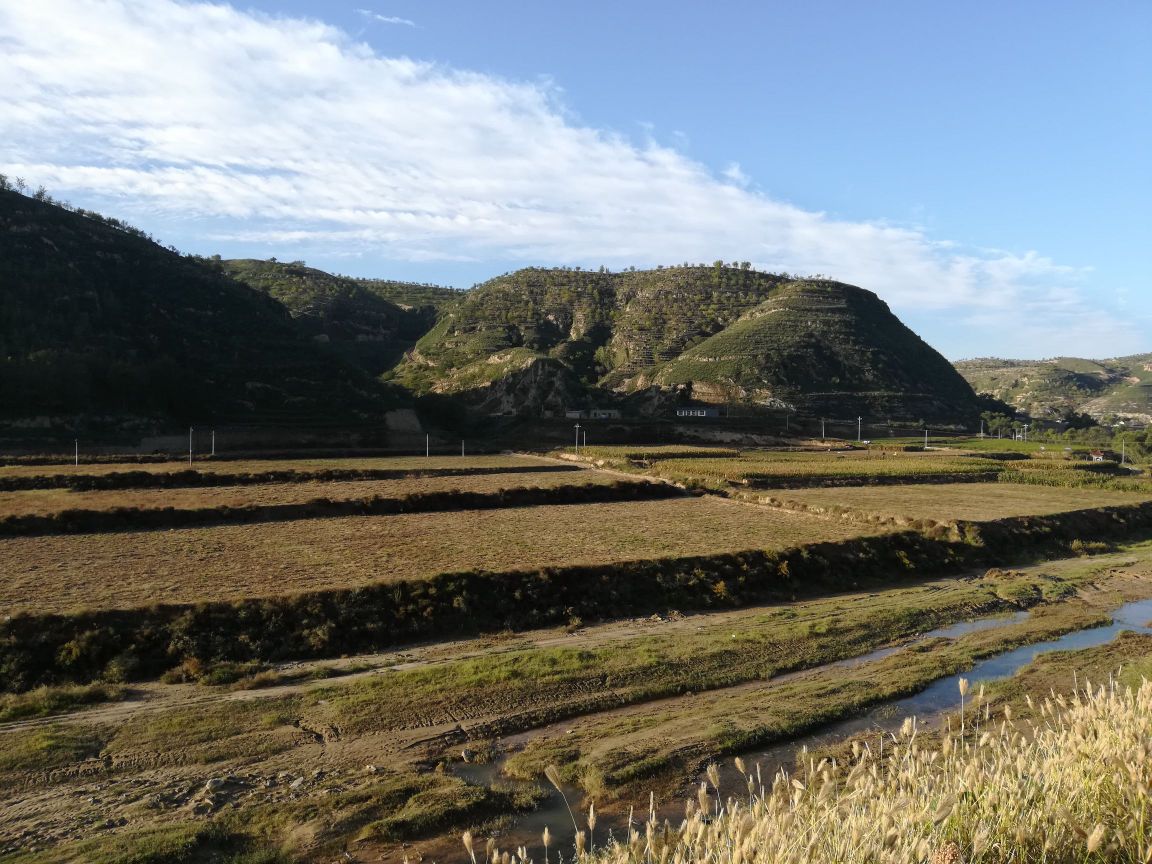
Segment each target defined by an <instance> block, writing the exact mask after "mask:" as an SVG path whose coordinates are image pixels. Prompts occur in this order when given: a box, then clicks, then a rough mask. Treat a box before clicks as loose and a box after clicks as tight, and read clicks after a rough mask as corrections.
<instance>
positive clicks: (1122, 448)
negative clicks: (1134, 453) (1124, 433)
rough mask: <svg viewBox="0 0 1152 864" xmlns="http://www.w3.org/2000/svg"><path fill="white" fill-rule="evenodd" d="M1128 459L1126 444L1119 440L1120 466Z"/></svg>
mask: <svg viewBox="0 0 1152 864" xmlns="http://www.w3.org/2000/svg"><path fill="white" fill-rule="evenodd" d="M1127 458H1128V442H1127V441H1125V440H1124V439H1123V438H1121V439H1120V464H1121V465H1123V464H1124V462H1125V461H1126V460H1127Z"/></svg>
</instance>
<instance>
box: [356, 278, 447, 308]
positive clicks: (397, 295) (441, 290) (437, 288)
mask: <svg viewBox="0 0 1152 864" xmlns="http://www.w3.org/2000/svg"><path fill="white" fill-rule="evenodd" d="M348 278H350V279H351V281H353V282H355V283H356V284H357V285H361V286H363V287H364V288H367V289H368V290H369V291H371V292H372V293H373V294H375V295H376V296H377V297H383V298H384V299H385V300H389V301H391V302H392V303H395V304H396V305H397V306H400V307H401V308H404V309H411V310H413V311H419V310H421V309H432V310H434V311H440V310H443V309H447V308H449V307H451V306H454V305H455V304H456V303H459V302H460V300H461V299H463V297H464V296H465V294H466V293H467V292H465V291H459V290H457V289H456V288H447V287H445V286H443V285H430V284H426V283H422V282H395V281H393V280H391V279H358V278H355V277H348Z"/></svg>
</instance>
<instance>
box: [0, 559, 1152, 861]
mask: <svg viewBox="0 0 1152 864" xmlns="http://www.w3.org/2000/svg"><path fill="white" fill-rule="evenodd" d="M1150 568H1152V547H1148V546H1147V545H1146V546H1145V547H1143V548H1142V549H1131V550H1125V551H1123V552H1122V553H1120V554H1117V555H1112V556H1107V557H1105V558H1103V559H1100V560H1097V561H1090V562H1083V561H1075V562H1060V563H1058V564H1055V565H1051V564H1044V565H1040V566H1037V567H1032V568H1026V569H1025V570H1023V571H1019V572H1005V573H994V574H993V573H990V574H986V575H984V576H983V577H978V576H974V577H973V578H970V579H942V580H927V581H925V582H924V583H923V584H920V585H914V586H908V587H900V588H891V589H887V590H879V591H870V592H862V593H855V594H849V595H843V596H840V597H830V598H823V599H816V600H811V601H804V602H800V603H783V604H775V605H771V606H764V607H759V608H753V609H742V610H731V611H722V612H715V613H709V614H704V615H689V616H677V615H669V616H660V617H658V618H653V619H642V620H630V621H620V622H608V623H604V624H598V625H595V626H591V627H588V628H586V629H580V630H577V631H575V632H564V631H563V630H559V629H556V630H541V631H529V632H526V633H523V634H519V635H515V636H512V635H508V636H500V637H489V638H481V639H469V640H462V641H458V642H447V643H440V644H430V645H423V646H415V647H413V648H411V649H408V650H404V651H397V652H391V653H388V654H383V655H373V656H367V657H361V658H350V659H348V660H334V661H319V662H315V663H305V664H293V665H291V666H288V667H284V668H283V669H280V670H272V672H271V673H269V674H271V676H272V677H270V678H268V679H267V680H266V683H264V686H263V687H261V689H247V688H255V687H258V686H260V684H259V683H258V682H257V680H255V679H254V680H253V681H252V682H249V683H246V682H245V681H243V680H241V681H240V682H238V685H237V686H233V687H220V686H207V685H204V684H163V683H159V682H157V683H149V684H144V685H141V686H140V688H139V691H138V693H137V694H136V695H135V697H134V698H132V699H130V700H129V701H122V702H110V703H108V704H106V705H96V706H90V707H87V708H85V709H84V710H81V711H78V712H76V713H73V714H70V715H67V716H64V717H59V718H56V719H55V720H51V719H49V720H43V721H42V720H32V721H25V722H14V723H8V724H0V753H2V754H3V755H0V849H2V848H4V847H6V846H10V844H13V843H20V844H22V845H23V847H25V848H26V847H27V846H28V845H32V843H35V845H37V846H38V847H39V848H40V849H41V850H44V851H40V852H26V851H23V850H21V851H20V852H18V853H17V854H16V855H14V856H12V858H11V860H12V861H14V862H17V864H47V862H49V861H57V860H77V861H80V860H84V861H112V860H118V859H117V858H116V856H117V855H121V856H126V855H127V854H128V853H129V852H136V851H137V850H140V849H144V848H147V849H150V850H153V851H154V850H156V849H160V850H168V849H171V850H173V851H172V852H171V853H170V854H171V855H172V860H183V859H180V858H178V857H177V856H176V851H177V850H182V849H186V848H188V847H189V846H191V847H193V848H200V846H199V844H203V846H204V850H202V851H205V850H207V849H212V848H213V847H212V846H211V843H212V842H218V841H219V840H220V838H221V837H223V838H233V840H234V842H239V840H240V839H243V838H245V837H253V836H255V837H256V838H258V839H259V842H260V843H261V844H270V845H271V846H272V847H273V848H276V849H279V850H281V852H282V853H283V854H284V855H285V856H286V860H289V861H294V860H301V861H303V860H308V861H327V860H339V856H340V855H341V854H342V850H350V851H349V857H348V858H345V859H344V860H353V861H360V862H367V861H380V860H384V861H389V862H399V861H400V860H401V859H402V857H403V856H405V855H407V856H409V858H410V859H411V858H413V857H417V856H421V855H422V856H423V857H424V860H429V859H432V860H442V861H448V860H459V849H460V833H461V832H462V831H463V830H465V829H471V830H473V832H474V833H475V834H476V837H477V845H478V846H480V847H481V848H482V847H483V844H484V842H485V839H486V838H487V837H489V836H492V837H494V838H495V839H496V842H497V843H498V844H499V845H500V846H501V848H504V847H505V846H508V845H514V844H518V843H525V844H526V845H529V844H530V851H532V852H533V854H534V855H536V857H538V858H540V860H542V856H539V855H537V853H539V852H540V851H541V850H540V846H539V844H540V841H539V836H540V832H541V831H542V828H543V825H544V824H548V825H550V826H551V827H552V832H553V836H554V837H555V838H557V839H556V840H555V841H554V842H556V843H557V846H558V847H559V848H561V849H570V848H571V830H570V823H569V824H568V826H567V827H566V826H565V821H566V820H567V813H566V811H564V809H563V808H564V804H563V802H562V801H560V800H559V796H558V795H556V793H555V792H549V791H548V789H547V787H546V786H545V785H543V784H542V781H541V780H539V777H540V772H542V771H543V770H544V767H545V766H547V765H549V764H555V765H556V766H558V769H559V771H560V772H561V775H562V780H563V783H564V786H565V789H566V792H567V794H568V796H569V799H570V800H571V802H572V805H573V807H574V808H576V807H579V808H580V809H581V810H586V809H587V805H588V803H589V802H590V801H592V800H595V802H596V810H597V812H598V813H599V814H600V827H599V828H598V830H597V833H596V836H595V837H594V838H593V842H594V843H595V845H596V846H598V847H600V848H602V847H603V845H604V839H605V837H606V833H605V831H606V827H607V826H619V825H620V824H622V822H623V820H624V819H625V816H626V815H627V811H628V808H629V807H630V806H631V805H633V804H635V805H636V806H637V807H638V811H637V812H640V813H643V812H646V808H647V806H648V792H649V790H652V791H654V792H656V794H657V796H658V797H657V806H658V807H659V808H661V810H660V812H661V818H663V814H665V813H668V814H670V815H675V814H677V813H678V814H680V815H682V814H683V806H682V804H681V803H680V802H681V800H682V797H685V796H690V795H691V794H692V793H693V791H694V788H693V784H692V782H691V779H690V778H691V777H692V776H693V774H694V772H695V770H696V769H697V768H698V767H699V766H701V765H702V763H703V762H705V761H707V759H708V758H709V756H710V755H718V754H721V753H729V754H731V753H734V752H741V751H740V749H739V748H741V747H747V746H750V745H752V744H754V743H756V742H758V741H771V740H773V737H774V736H780V735H784V736H787V735H789V734H792V733H793V732H794V730H797V729H802V728H804V727H805V726H806V725H810V724H812V723H813V722H817V721H819V720H827V719H833V718H836V717H842V716H851V715H852V714H854V713H855V712H856V711H858V710H859V709H860V706H861V705H866V704H869V702H873V701H880V702H882V701H883V700H885V699H887V698H890V697H891V696H893V695H895V694H900V693H902V692H907V691H908V690H909V689H915V688H917V687H919V686H922V682H925V681H929V680H932V679H933V678H934V677H936V676H939V675H941V674H948V673H951V672H953V671H956V670H962V669H963V668H965V666H966V664H970V663H971V662H973V659H974V658H977V657H980V656H986V655H988V654H991V653H996V652H998V651H1002V650H1004V649H1005V648H1007V647H1010V646H1012V645H1017V644H1026V643H1028V642H1030V641H1035V640H1038V639H1043V638H1048V637H1049V636H1050V635H1052V634H1054V633H1060V632H1063V631H1066V630H1068V629H1075V628H1077V627H1082V626H1088V625H1090V624H1092V623H1095V622H1098V621H1100V620H1103V619H1106V618H1107V611H1106V610H1108V609H1109V608H1112V606H1113V605H1114V604H1116V603H1118V602H1121V601H1122V600H1123V599H1124V598H1127V597H1139V596H1147V594H1148V592H1150V591H1152V569H1150ZM1077 590H1079V591H1081V592H1082V593H1081V596H1080V597H1076V596H1074V593H1075V592H1076V591H1077ZM1021 604H1024V605H1027V606H1029V607H1030V608H1031V609H1032V614H1031V616H1030V617H1022V616H1021V614H1020V611H1019V610H1020V606H1021ZM1011 612H1016V613H1017V614H1015V615H1012V616H1010V617H999V618H995V619H988V620H989V621H991V622H992V624H993V626H991V627H990V628H986V629H977V628H976V626H975V625H970V626H969V627H966V628H957V629H953V630H950V631H948V632H949V633H950V635H948V636H944V637H934V638H925V637H924V635H923V634H925V632H926V631H929V630H930V629H931V628H934V627H939V626H941V625H948V624H952V623H954V622H958V621H962V620H965V619H970V618H972V617H982V616H989V615H992V616H1005V615H1006V614H1007V613H1011ZM986 623H987V622H986ZM1125 644H1127V643H1125ZM885 646H887V647H885ZM880 648H883V649H884V650H883V651H882V652H881V653H880V654H877V655H875V656H870V657H868V658H867V659H866V661H862V662H860V663H857V664H854V665H843V664H839V663H838V661H842V660H844V659H845V658H852V657H860V656H861V655H864V654H867V652H870V651H873V650H875V649H880ZM1132 659H1133V657H1132V656H1131V654H1128V655H1124V662H1126V663H1129V662H1131V661H1132ZM1092 666H1093V670H1094V671H1097V669H1098V667H1101V664H1100V662H1094V663H1093V664H1092ZM1065 668H1067V667H1065ZM324 669H329V670H331V672H332V674H334V675H337V676H338V677H334V678H331V679H330V680H318V677H319V676H317V675H316V674H315V673H317V672H319V671H321V670H324ZM1065 678H1066V679H1067V681H1066V685H1065V686H1070V685H1071V675H1070V674H1067V675H1066V676H1065ZM1023 680H1024V681H1027V680H1028V679H1023ZM1051 683H1052V679H1051V677H1049V678H1045V679H1044V680H1043V682H1042V685H1043V688H1044V689H1043V690H1042V691H1041V694H1040V695H1044V694H1046V693H1047V688H1048V686H1050V684H1051ZM1057 689H1058V690H1060V689H1061V687H1060V682H1057ZM1025 692H1032V689H1031V687H1030V686H1029V688H1028V689H1021V688H1017V689H1016V690H1015V691H1013V692H1011V693H1010V694H1006V695H1005V696H1004V697H1000V698H1002V699H1007V698H1011V700H1012V703H1013V707H1014V708H1016V707H1017V705H1019V710H1021V711H1023V710H1024V704H1023V695H1024V693H1025ZM745 742H746V743H745ZM464 750H469V752H470V753H471V754H472V755H471V756H469V759H471V760H472V762H473V763H475V762H476V761H480V762H482V763H486V764H478V765H477V764H464V763H463V761H462V757H461V754H462V752H463V751H464ZM434 765H439V766H441V767H440V768H439V769H437V770H432V768H431V766H434ZM103 766H109V767H107V768H105V767H103ZM62 778H70V779H62ZM214 778H220V779H214ZM765 779H766V780H770V778H769V777H766V778H765ZM686 781H687V784H686ZM686 785H687V788H685V787H686ZM769 785H770V783H769ZM725 788H726V789H727V787H725ZM731 788H732V789H736V790H737V791H739V789H741V788H742V787H741V786H739V785H737V786H733V787H731ZM536 806H542V808H543V809H542V810H541V811H540V812H539V813H531V812H525V811H527V810H531V809H532V808H534V807H536ZM518 815H519V817H520V818H521V819H522V821H523V826H522V827H521V826H520V825H518V824H517V817H518ZM677 818H678V817H677ZM541 819H543V820H547V821H545V822H541V821H540V820H541ZM302 824H306V825H308V826H309V829H308V830H307V831H302V830H300V826H301V825H302ZM208 826H213V828H214V830H215V832H216V833H215V834H214V835H213V834H210V833H206V832H207V831H208ZM517 832H519V833H517ZM213 837H215V841H213V839H212V838H213ZM556 848H557V847H554V848H553V852H555V851H556ZM65 849H67V850H68V854H67V855H63V856H62V855H61V853H62V852H63V851H64V850H65ZM161 860H163V859H161ZM270 860H274V859H270Z"/></svg>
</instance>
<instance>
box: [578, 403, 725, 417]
mask: <svg viewBox="0 0 1152 864" xmlns="http://www.w3.org/2000/svg"><path fill="white" fill-rule="evenodd" d="M564 416H565V417H567V418H568V419H569V420H619V419H620V409H619V408H584V409H572V410H569V411H565V412H564ZM719 416H720V409H719V408H714V407H710V406H703V405H692V406H687V407H679V408H677V409H676V417H678V418H682V419H697V418H701V417H719Z"/></svg>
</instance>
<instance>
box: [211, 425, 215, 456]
mask: <svg viewBox="0 0 1152 864" xmlns="http://www.w3.org/2000/svg"><path fill="white" fill-rule="evenodd" d="M212 455H213V456H215V455H216V430H215V429H213V430H212Z"/></svg>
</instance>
